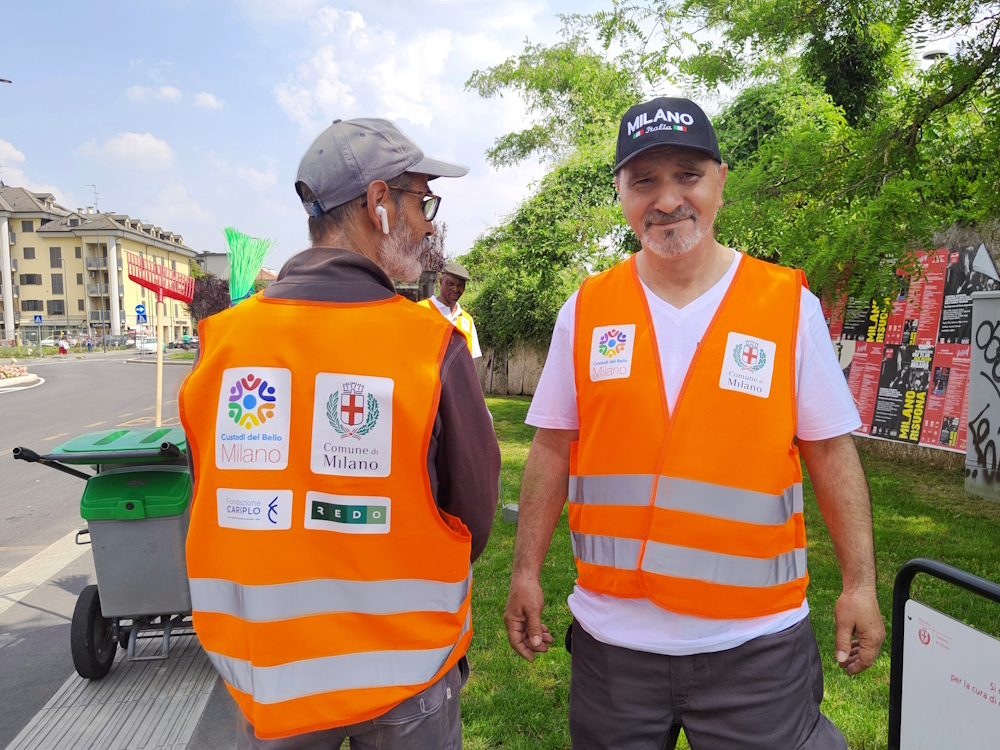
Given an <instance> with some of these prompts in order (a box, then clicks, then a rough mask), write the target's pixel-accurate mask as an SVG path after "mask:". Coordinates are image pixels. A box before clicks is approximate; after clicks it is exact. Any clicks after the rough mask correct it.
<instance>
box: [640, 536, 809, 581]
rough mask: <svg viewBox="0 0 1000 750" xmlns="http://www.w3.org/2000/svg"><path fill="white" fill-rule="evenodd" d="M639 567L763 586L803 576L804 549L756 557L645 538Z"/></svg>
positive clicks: (669, 574)
mask: <svg viewBox="0 0 1000 750" xmlns="http://www.w3.org/2000/svg"><path fill="white" fill-rule="evenodd" d="M642 569H643V570H645V571H649V572H650V573H659V574H660V575H665V576H673V577H675V578H693V579H695V580H698V581H706V582H708V583H721V584H724V585H726V586H750V587H754V588H765V587H768V586H778V585H780V584H782V583H788V582H789V581H795V580H797V579H799V578H802V577H803V576H805V574H806V551H805V549H795V550H792V551H791V552H785V553H783V554H781V555H778V556H777V557H771V558H765V559H759V558H755V557H741V556H738V555H724V554H721V553H719V552H706V551H705V550H700V549H690V548H688V547H677V546H675V545H673V544H661V543H660V542H652V541H650V542H646V554H645V555H643V558H642Z"/></svg>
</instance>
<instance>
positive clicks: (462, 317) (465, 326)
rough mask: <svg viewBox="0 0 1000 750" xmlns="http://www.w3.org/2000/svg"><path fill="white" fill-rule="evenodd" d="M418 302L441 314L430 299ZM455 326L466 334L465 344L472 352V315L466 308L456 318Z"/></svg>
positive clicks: (470, 352)
mask: <svg viewBox="0 0 1000 750" xmlns="http://www.w3.org/2000/svg"><path fill="white" fill-rule="evenodd" d="M417 304H418V305H420V306H421V307H426V308H427V309H428V310H433V311H434V312H436V313H438V314H439V315H440V314H441V311H440V310H439V309H438V307H437V305H435V304H434V303H433V302H432V301H431V300H430V299H422V300H420V301H419V302H418V303H417ZM442 317H443V316H442ZM455 328H457V329H458V330H459V331H461V333H462V335H463V336H465V345H466V346H468V347H469V354H472V316H471V315H469V313H467V312H466V311H465V310H462V312H460V313H459V314H458V318H456V320H455Z"/></svg>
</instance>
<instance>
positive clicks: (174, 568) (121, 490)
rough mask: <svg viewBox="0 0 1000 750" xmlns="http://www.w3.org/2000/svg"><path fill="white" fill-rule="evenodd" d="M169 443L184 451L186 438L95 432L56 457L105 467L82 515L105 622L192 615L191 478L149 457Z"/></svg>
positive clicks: (90, 485)
mask: <svg viewBox="0 0 1000 750" xmlns="http://www.w3.org/2000/svg"><path fill="white" fill-rule="evenodd" d="M168 433H169V434H168ZM171 438H173V440H171ZM165 441H169V442H174V441H176V442H174V444H175V445H176V444H177V443H180V444H181V445H183V444H184V433H183V431H181V430H176V429H170V428H160V429H156V430H111V431H105V432H100V433H89V434H87V435H81V436H80V437H78V438H76V439H74V440H71V441H69V442H68V443H65V444H63V445H61V446H59V448H57V449H56V451H55V452H54V453H53V454H50V455H51V456H52V458H56V455H57V454H58V456H59V460H60V461H62V462H65V463H71V462H73V463H82V462H84V461H86V462H88V463H96V464H98V465H99V466H101V468H102V469H104V470H102V471H100V473H98V474H97V475H95V476H93V477H91V478H90V479H88V480H87V486H86V489H85V490H84V492H83V497H82V498H81V500H80V515H81V516H82V517H83V519H84V520H86V521H87V525H88V527H89V529H90V539H91V545H92V550H93V553H94V567H95V569H96V572H97V585H98V588H99V590H100V592H101V612H102V613H103V615H104V616H105V617H107V618H128V619H135V618H138V617H148V616H152V615H165V614H179V613H184V612H190V611H191V594H190V591H189V588H188V580H187V564H186V561H185V557H184V543H185V540H186V538H187V530H188V521H189V518H190V501H191V476H190V474H189V473H188V469H187V466H186V465H183V463H182V462H180V461H177V460H174V461H170V460H160V461H158V460H156V459H155V458H151V457H150V456H149V455H148V454H149V453H150V452H156V451H159V448H160V445H161V444H162V443H163V442H165ZM130 464H132V465H130ZM108 466H113V467H114V468H111V469H107V467H108Z"/></svg>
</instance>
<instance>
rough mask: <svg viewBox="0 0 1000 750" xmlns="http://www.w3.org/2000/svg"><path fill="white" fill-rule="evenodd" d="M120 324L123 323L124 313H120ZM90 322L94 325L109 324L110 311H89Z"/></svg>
mask: <svg viewBox="0 0 1000 750" xmlns="http://www.w3.org/2000/svg"><path fill="white" fill-rule="evenodd" d="M120 315H121V321H122V323H124V322H125V313H124V312H123V311H122V312H121V313H120ZM90 320H91V322H94V323H101V322H104V323H110V322H111V311H110V310H91V311H90Z"/></svg>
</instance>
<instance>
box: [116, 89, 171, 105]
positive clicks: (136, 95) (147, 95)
mask: <svg viewBox="0 0 1000 750" xmlns="http://www.w3.org/2000/svg"><path fill="white" fill-rule="evenodd" d="M125 96H126V97H128V98H129V99H131V100H132V101H134V102H145V101H149V100H150V99H155V100H157V101H160V102H171V103H174V104H176V103H177V102H179V101H180V100H181V99H183V98H184V94H183V93H181V90H180V89H179V88H176V87H175V86H160V87H159V88H158V89H152V88H150V87H149V86H129V87H128V88H127V89H125Z"/></svg>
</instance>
